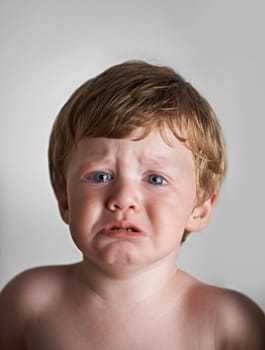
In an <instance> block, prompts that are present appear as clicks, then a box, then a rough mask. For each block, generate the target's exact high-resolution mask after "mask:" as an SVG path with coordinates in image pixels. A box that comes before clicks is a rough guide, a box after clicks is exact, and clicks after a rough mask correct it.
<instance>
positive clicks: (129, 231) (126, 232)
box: [104, 224, 143, 238]
mask: <svg viewBox="0 0 265 350" xmlns="http://www.w3.org/2000/svg"><path fill="white" fill-rule="evenodd" d="M104 234H105V235H107V236H110V237H117V238H128V237H136V236H140V235H142V234H143V232H142V231H140V229H138V228H137V227H135V226H133V225H130V224H129V225H112V226H109V227H107V228H106V229H104Z"/></svg>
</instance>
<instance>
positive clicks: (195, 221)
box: [185, 193, 218, 232]
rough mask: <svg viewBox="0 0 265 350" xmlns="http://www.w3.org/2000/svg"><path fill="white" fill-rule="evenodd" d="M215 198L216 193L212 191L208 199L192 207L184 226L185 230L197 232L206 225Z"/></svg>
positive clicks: (216, 196)
mask: <svg viewBox="0 0 265 350" xmlns="http://www.w3.org/2000/svg"><path fill="white" fill-rule="evenodd" d="M217 198H218V194H217V193H214V194H213V195H212V196H211V197H210V198H209V199H207V200H206V201H204V202H203V203H202V204H200V205H199V206H197V207H196V208H194V209H193V212H192V213H191V215H190V217H189V219H188V221H187V225H186V227H185V230H186V231H188V232H196V231H197V232H198V231H201V230H202V229H204V228H205V227H206V226H207V225H208V223H209V221H210V217H211V213H212V209H213V208H214V206H215V204H216V202H217Z"/></svg>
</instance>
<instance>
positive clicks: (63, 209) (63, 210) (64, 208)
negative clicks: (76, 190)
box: [57, 191, 69, 225]
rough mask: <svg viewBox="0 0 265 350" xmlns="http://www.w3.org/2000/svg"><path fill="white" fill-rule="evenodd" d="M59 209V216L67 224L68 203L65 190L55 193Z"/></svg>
mask: <svg viewBox="0 0 265 350" xmlns="http://www.w3.org/2000/svg"><path fill="white" fill-rule="evenodd" d="M57 200H58V206H59V211H60V214H61V218H62V219H63V221H64V222H65V223H66V224H67V225H68V224H69V205H68V198H67V193H66V191H64V192H61V193H59V194H57Z"/></svg>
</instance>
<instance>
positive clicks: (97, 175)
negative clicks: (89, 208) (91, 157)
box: [89, 171, 167, 186]
mask: <svg viewBox="0 0 265 350" xmlns="http://www.w3.org/2000/svg"><path fill="white" fill-rule="evenodd" d="M158 179H159V180H158ZM89 180H91V181H93V182H95V183H104V182H109V181H111V180H113V175H112V174H111V173H109V172H106V171H95V172H93V173H92V174H90V175H89ZM145 181H146V182H148V183H149V184H150V185H154V186H164V185H166V184H167V180H166V179H165V178H164V177H163V176H161V175H158V174H156V173H153V174H149V175H148V176H146V178H145Z"/></svg>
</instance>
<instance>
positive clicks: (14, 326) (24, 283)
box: [0, 265, 72, 350]
mask: <svg viewBox="0 0 265 350" xmlns="http://www.w3.org/2000/svg"><path fill="white" fill-rule="evenodd" d="M71 269H72V265H65V266H50V267H39V268H33V269H30V270H27V271H24V272H22V273H20V274H19V275H18V276H16V277H15V278H13V279H12V280H11V281H10V282H9V283H8V284H7V285H6V286H5V287H4V288H3V290H2V291H1V293H0V348H1V349H14V350H15V349H25V332H26V329H27V327H30V323H33V322H34V320H35V319H37V317H38V316H39V315H40V313H41V312H43V310H45V308H46V307H47V306H48V305H49V304H50V303H51V302H55V301H56V298H57V297H58V298H59V297H60V293H61V291H62V290H63V286H64V284H65V283H67V279H68V277H67V276H68V275H69V274H71Z"/></svg>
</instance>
